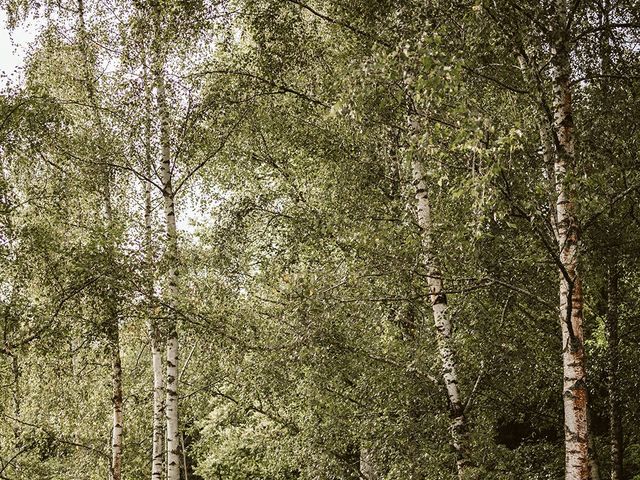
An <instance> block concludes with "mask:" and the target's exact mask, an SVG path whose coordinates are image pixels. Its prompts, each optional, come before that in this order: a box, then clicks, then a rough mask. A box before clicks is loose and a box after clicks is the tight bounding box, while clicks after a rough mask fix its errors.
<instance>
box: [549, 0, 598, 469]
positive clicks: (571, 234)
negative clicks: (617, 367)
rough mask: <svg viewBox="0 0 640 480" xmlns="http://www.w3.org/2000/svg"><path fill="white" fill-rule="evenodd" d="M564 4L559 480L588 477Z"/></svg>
mask: <svg viewBox="0 0 640 480" xmlns="http://www.w3.org/2000/svg"><path fill="white" fill-rule="evenodd" d="M566 26H567V5H566V3H565V0H557V1H556V19H555V25H554V33H553V42H552V65H553V78H552V82H553V113H554V118H553V129H554V134H555V141H556V156H555V164H554V174H555V187H556V195H557V201H556V218H557V229H558V243H559V269H560V323H561V328H562V359H563V370H564V381H563V401H564V430H565V450H566V455H565V479H566V480H589V478H590V462H589V429H588V420H587V409H588V405H587V388H586V359H585V349H584V333H583V319H584V316H583V297H582V278H581V277H580V274H579V269H578V260H579V258H578V257H579V250H578V247H579V226H578V219H577V215H576V204H575V193H574V191H573V184H574V180H573V178H574V175H575V144H574V132H573V130H574V125H573V118H572V99H571V84H570V80H571V64H570V40H569V35H568V32H567V28H566Z"/></svg>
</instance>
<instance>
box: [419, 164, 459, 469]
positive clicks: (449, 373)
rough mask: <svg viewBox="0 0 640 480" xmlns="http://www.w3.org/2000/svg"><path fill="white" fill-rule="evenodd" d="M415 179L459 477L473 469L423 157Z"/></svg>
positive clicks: (425, 262) (423, 251)
mask: <svg viewBox="0 0 640 480" xmlns="http://www.w3.org/2000/svg"><path fill="white" fill-rule="evenodd" d="M412 170H413V183H414V185H415V190H416V193H415V198H416V202H417V214H418V224H419V226H420V228H421V229H422V261H423V263H424V265H425V267H426V269H427V276H428V283H429V298H430V301H431V309H432V311H433V319H434V321H435V326H436V333H437V338H438V349H439V353H440V361H441V362H442V378H443V380H444V384H445V386H446V389H447V396H448V398H449V406H450V409H451V412H450V413H451V438H452V444H453V448H454V450H455V453H456V466H457V469H458V477H459V478H461V479H464V478H466V477H467V473H468V471H469V470H470V467H471V463H470V461H469V457H468V452H467V448H468V447H467V443H468V439H467V437H468V434H467V423H466V419H465V416H464V403H463V401H462V399H461V395H460V389H459V388H458V373H457V363H456V355H455V350H454V347H453V341H452V338H451V334H452V330H453V325H452V319H451V315H450V313H449V311H448V304H447V296H446V294H445V292H444V284H443V280H442V274H441V273H440V271H439V269H438V266H437V262H436V258H435V255H434V253H433V245H432V223H431V209H430V204H429V197H428V189H427V182H426V180H425V172H424V165H423V163H422V160H421V159H420V158H417V156H416V157H414V159H413V160H412Z"/></svg>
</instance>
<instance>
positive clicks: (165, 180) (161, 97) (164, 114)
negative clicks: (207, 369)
mask: <svg viewBox="0 0 640 480" xmlns="http://www.w3.org/2000/svg"><path fill="white" fill-rule="evenodd" d="M158 30H160V29H159V28H158ZM159 43H160V42H157V45H156V52H155V53H156V59H155V77H156V78H155V80H156V91H157V107H158V116H159V120H160V148H161V165H160V167H161V168H160V171H161V179H160V180H161V183H162V198H163V203H164V220H165V229H166V248H165V255H166V260H167V264H168V266H169V269H168V273H167V286H166V292H165V293H166V295H165V296H166V302H167V304H168V308H169V317H170V318H169V321H168V324H167V343H166V350H167V352H166V353H167V382H166V395H167V396H166V404H165V413H166V420H167V480H179V479H180V433H179V430H178V330H177V319H176V316H175V306H176V300H177V297H178V283H177V280H178V270H177V263H178V238H177V229H176V216H175V204H174V192H173V184H172V174H171V151H170V144H169V114H168V110H167V98H166V88H165V78H164V61H163V57H162V53H161V51H160V45H159Z"/></svg>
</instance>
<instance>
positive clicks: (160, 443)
mask: <svg viewBox="0 0 640 480" xmlns="http://www.w3.org/2000/svg"><path fill="white" fill-rule="evenodd" d="M144 82H145V100H146V107H147V108H146V110H147V118H146V121H145V137H146V144H145V164H144V175H145V177H146V178H147V179H150V178H151V175H152V165H153V153H152V147H151V136H152V129H151V117H150V112H151V111H152V108H151V106H152V105H151V88H150V82H149V75H148V71H147V65H146V63H145V65H144ZM152 211H153V205H152V197H151V183H150V182H149V181H148V180H144V227H145V236H144V240H145V262H146V270H147V272H146V275H147V281H146V288H147V298H148V303H149V307H148V308H149V338H150V341H151V367H152V372H153V417H152V418H153V422H152V423H153V426H152V435H151V436H152V441H151V443H152V450H151V480H162V472H163V469H164V420H165V418H164V415H165V412H164V395H165V391H164V375H163V371H162V346H163V340H162V332H161V330H160V326H159V325H158V320H157V318H156V314H155V313H154V311H153V306H154V303H155V302H154V298H155V293H154V285H155V280H154V278H155V274H154V258H153V257H154V253H153V216H152Z"/></svg>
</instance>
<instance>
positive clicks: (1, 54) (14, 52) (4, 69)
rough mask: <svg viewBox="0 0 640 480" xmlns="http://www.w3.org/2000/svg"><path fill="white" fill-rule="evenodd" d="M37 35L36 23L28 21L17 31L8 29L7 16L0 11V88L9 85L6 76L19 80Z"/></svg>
mask: <svg viewBox="0 0 640 480" xmlns="http://www.w3.org/2000/svg"><path fill="white" fill-rule="evenodd" d="M36 33H37V26H36V25H35V23H34V21H33V20H31V21H28V22H27V23H26V24H24V25H20V26H18V27H17V28H16V29H15V30H13V31H9V29H8V28H7V16H6V14H5V12H4V11H3V10H0V72H1V73H2V77H0V87H3V86H4V85H6V83H7V78H6V76H5V75H9V76H10V78H19V77H16V75H18V76H19V68H20V67H22V66H23V62H24V56H25V51H26V48H27V47H28V45H29V42H31V41H32V40H33V39H34V38H35V36H36Z"/></svg>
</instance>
